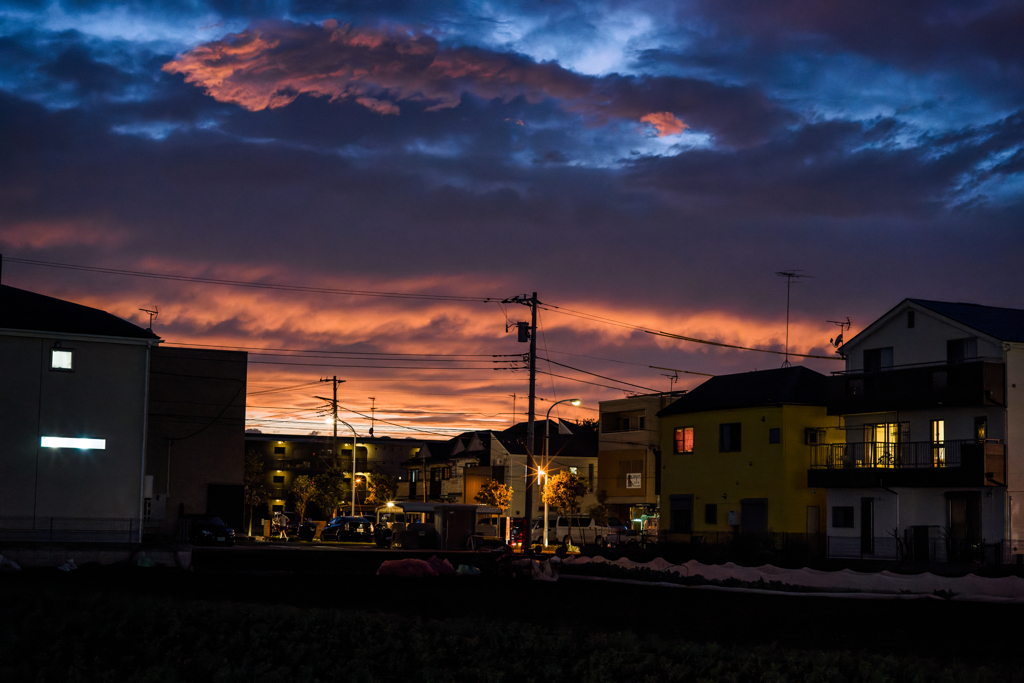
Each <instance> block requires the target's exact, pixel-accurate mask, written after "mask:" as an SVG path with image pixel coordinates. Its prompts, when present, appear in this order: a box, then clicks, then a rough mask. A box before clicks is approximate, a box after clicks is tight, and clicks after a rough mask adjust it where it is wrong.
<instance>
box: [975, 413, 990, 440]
mask: <svg viewBox="0 0 1024 683" xmlns="http://www.w3.org/2000/svg"><path fill="white" fill-rule="evenodd" d="M974 438H975V439H977V440H978V442H979V443H984V442H985V440H986V439H988V417H986V416H984V415H982V416H981V417H976V418H974Z"/></svg>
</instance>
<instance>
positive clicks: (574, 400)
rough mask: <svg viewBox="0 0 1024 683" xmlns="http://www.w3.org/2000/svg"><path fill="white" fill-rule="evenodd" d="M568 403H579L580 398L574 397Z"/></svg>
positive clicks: (576, 404) (575, 404)
mask: <svg viewBox="0 0 1024 683" xmlns="http://www.w3.org/2000/svg"><path fill="white" fill-rule="evenodd" d="M569 403H571V404H573V405H574V406H578V405H579V404H580V400H579V399H578V398H574V399H572V400H571V401H569Z"/></svg>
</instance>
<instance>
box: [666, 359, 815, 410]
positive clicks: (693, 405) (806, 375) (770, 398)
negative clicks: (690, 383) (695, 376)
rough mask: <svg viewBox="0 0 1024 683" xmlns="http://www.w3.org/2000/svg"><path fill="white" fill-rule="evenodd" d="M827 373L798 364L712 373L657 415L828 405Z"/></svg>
mask: <svg viewBox="0 0 1024 683" xmlns="http://www.w3.org/2000/svg"><path fill="white" fill-rule="evenodd" d="M827 380H828V378H826V377H825V375H822V374H820V373H817V372H815V371H814V370H809V369H807V368H805V367H802V366H799V365H796V366H793V367H789V368H778V369H775V370H760V371H757V372H743V373H739V374H736V375H720V376H718V377H712V378H711V379H709V380H708V381H707V382H704V383H703V384H701V385H700V386H698V387H697V388H696V389H691V390H690V392H689V393H687V394H684V395H683V396H682V398H680V399H679V400H678V401H675V402H674V403H671V404H670V405H668V406H667V407H665V408H663V409H662V410H661V411H659V412H658V417H664V416H666V415H678V414H681V413H699V412H703V411H705V410H727V409H730V408H749V407H753V406H767V405H781V404H799V405H817V406H823V405H825V392H826V383H827Z"/></svg>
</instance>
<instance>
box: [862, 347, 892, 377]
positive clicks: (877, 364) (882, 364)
mask: <svg viewBox="0 0 1024 683" xmlns="http://www.w3.org/2000/svg"><path fill="white" fill-rule="evenodd" d="M891 369H892V347H891V346H887V347H885V348H884V349H866V350H865V351H864V372H878V371H879V370H891Z"/></svg>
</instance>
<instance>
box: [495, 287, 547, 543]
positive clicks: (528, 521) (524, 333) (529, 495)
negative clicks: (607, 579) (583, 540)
mask: <svg viewBox="0 0 1024 683" xmlns="http://www.w3.org/2000/svg"><path fill="white" fill-rule="evenodd" d="M502 303H506V304H522V305H523V306H529V307H530V312H531V316H530V326H529V328H526V323H519V325H518V326H517V327H518V329H519V341H520V342H525V341H529V342H530V396H529V400H528V404H529V408H528V411H529V412H528V414H527V422H526V490H525V491H524V492H523V493H524V496H525V499H524V501H525V502H524V503H523V506H524V507H525V508H526V509H525V510H524V512H525V514H524V518H525V519H524V520H523V551H524V552H525V553H527V554H530V555H532V554H533V545H532V541H533V538H532V536H533V529H532V527H533V477H532V476H531V474H534V475H535V474H536V472H537V459H536V458H535V457H534V453H533V449H534V428H535V425H534V409H535V407H536V401H537V303H538V302H537V292H534V293H533V296H532V297H530V298H526V295H525V294H524V295H523V296H514V297H512V298H510V299H505V301H503V302H502ZM525 337H529V339H526V338H525Z"/></svg>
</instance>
